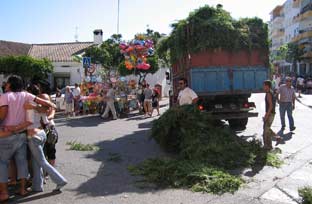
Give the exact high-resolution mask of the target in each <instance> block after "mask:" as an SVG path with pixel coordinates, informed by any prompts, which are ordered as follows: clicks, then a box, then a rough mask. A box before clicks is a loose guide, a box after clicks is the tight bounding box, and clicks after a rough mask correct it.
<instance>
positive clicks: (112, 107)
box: [101, 84, 117, 120]
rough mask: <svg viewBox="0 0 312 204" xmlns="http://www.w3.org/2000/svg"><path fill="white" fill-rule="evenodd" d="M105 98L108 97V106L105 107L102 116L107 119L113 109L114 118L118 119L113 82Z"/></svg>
mask: <svg viewBox="0 0 312 204" xmlns="http://www.w3.org/2000/svg"><path fill="white" fill-rule="evenodd" d="M105 99H106V108H105V111H104V113H103V115H101V118H103V119H106V118H107V117H108V113H109V111H111V112H112V114H113V120H117V113H116V109H115V104H114V102H115V90H114V88H113V85H112V84H109V90H108V92H107V94H106V97H105Z"/></svg>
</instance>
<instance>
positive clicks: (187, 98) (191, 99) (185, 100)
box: [178, 78, 198, 106]
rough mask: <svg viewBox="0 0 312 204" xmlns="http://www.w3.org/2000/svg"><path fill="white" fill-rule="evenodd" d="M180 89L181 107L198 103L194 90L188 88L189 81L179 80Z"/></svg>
mask: <svg viewBox="0 0 312 204" xmlns="http://www.w3.org/2000/svg"><path fill="white" fill-rule="evenodd" d="M179 88H180V92H179V96H178V103H179V105H180V106H183V105H191V104H196V103H197V101H198V96H197V94H196V93H195V92H194V91H193V90H192V89H190V88H189V87H188V86H187V79H185V78H181V79H180V80H179Z"/></svg>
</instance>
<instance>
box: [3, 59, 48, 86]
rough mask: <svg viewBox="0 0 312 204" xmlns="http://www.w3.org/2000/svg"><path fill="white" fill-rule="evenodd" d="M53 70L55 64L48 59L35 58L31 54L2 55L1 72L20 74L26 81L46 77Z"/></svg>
mask: <svg viewBox="0 0 312 204" xmlns="http://www.w3.org/2000/svg"><path fill="white" fill-rule="evenodd" d="M52 71H53V65H52V63H51V62H50V61H49V60H48V59H34V58H32V57H29V56H7V57H0V73H2V74H4V75H11V74H15V75H19V76H21V77H22V78H23V80H24V82H26V81H27V80H31V79H33V78H36V79H46V78H47V77H48V73H51V72H52Z"/></svg>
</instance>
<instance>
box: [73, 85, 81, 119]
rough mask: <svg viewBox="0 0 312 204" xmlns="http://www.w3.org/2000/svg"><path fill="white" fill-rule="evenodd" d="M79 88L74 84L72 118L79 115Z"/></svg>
mask: <svg viewBox="0 0 312 204" xmlns="http://www.w3.org/2000/svg"><path fill="white" fill-rule="evenodd" d="M80 93H81V91H80V88H79V86H78V84H77V83H75V88H74V90H73V96H74V116H75V115H78V114H79V101H80Z"/></svg>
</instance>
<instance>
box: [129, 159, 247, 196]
mask: <svg viewBox="0 0 312 204" xmlns="http://www.w3.org/2000/svg"><path fill="white" fill-rule="evenodd" d="M128 170H129V171H130V172H131V173H132V175H142V176H144V182H151V183H156V184H157V185H159V187H174V188H189V189H191V190H192V191H195V192H209V193H210V192H211V193H215V194H220V193H225V192H232V193H234V192H235V191H236V190H238V188H239V187H240V185H241V184H242V183H243V180H242V179H241V178H239V177H237V176H233V175H231V174H229V173H227V172H226V171H223V170H220V169H218V168H214V167H211V166H209V165H207V164H205V163H201V162H199V161H189V160H177V159H168V158H166V159H149V160H146V161H144V162H143V163H142V164H140V165H139V166H129V167H128Z"/></svg>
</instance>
